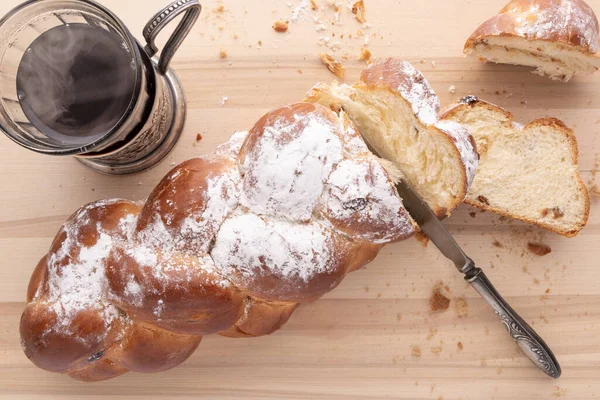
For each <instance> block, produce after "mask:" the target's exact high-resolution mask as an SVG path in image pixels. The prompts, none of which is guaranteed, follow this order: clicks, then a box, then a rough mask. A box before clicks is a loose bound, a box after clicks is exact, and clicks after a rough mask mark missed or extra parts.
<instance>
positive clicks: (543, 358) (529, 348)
mask: <svg viewBox="0 0 600 400" xmlns="http://www.w3.org/2000/svg"><path fill="white" fill-rule="evenodd" d="M465 280H466V281H467V282H469V283H470V284H471V286H473V288H474V289H475V290H476V291H477V293H479V294H480V295H481V297H483V298H484V299H485V301H487V303H488V304H489V305H490V307H491V308H492V309H493V310H494V312H495V313H496V314H497V315H498V316H499V317H500V320H501V321H502V323H503V324H504V326H506V329H508V333H510V336H511V337H512V338H513V339H514V340H515V341H516V342H517V344H518V345H519V347H520V348H521V350H523V353H525V355H526V356H527V357H529V359H530V360H531V361H533V363H534V364H535V365H536V366H538V367H539V368H540V369H541V370H542V371H544V372H545V373H546V374H547V375H548V376H551V377H552V378H554V379H557V378H559V377H560V374H561V369H560V365H559V364H558V361H557V360H556V357H555V356H554V354H553V353H552V350H550V348H549V347H548V345H547V344H546V343H545V342H544V340H543V339H542V338H541V337H540V336H539V335H538V334H537V333H536V332H535V331H534V330H533V328H532V327H531V326H529V325H528V324H527V322H525V321H524V320H523V318H521V317H520V316H519V314H517V313H516V311H515V310H513V309H512V307H511V306H510V305H509V304H508V303H507V302H506V301H505V300H504V299H503V298H502V296H500V293H498V291H497V290H496V288H494V285H492V283H491V282H490V280H489V279H488V278H487V276H485V273H484V272H483V271H482V270H481V269H479V268H473V269H471V270H470V271H469V272H468V273H467V277H466V278H465Z"/></svg>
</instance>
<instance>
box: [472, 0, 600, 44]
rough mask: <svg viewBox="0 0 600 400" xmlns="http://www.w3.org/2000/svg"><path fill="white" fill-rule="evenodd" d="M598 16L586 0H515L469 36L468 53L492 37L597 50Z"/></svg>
mask: <svg viewBox="0 0 600 400" xmlns="http://www.w3.org/2000/svg"><path fill="white" fill-rule="evenodd" d="M598 31H599V27H598V19H597V18H596V15H595V14H594V11H593V10H592V8H591V7H590V6H589V5H587V4H586V3H585V2H584V1H583V0H512V1H511V2H510V3H508V4H507V5H506V6H505V7H504V8H502V10H500V13H499V14H498V15H495V16H494V17H492V18H490V19H489V20H487V21H486V22H484V23H483V24H482V25H481V26H480V27H479V28H477V29H476V30H475V32H474V33H473V34H472V35H471V37H469V39H468V40H467V42H466V44H465V52H470V51H471V50H472V49H473V48H474V47H475V46H476V45H478V44H480V43H484V44H485V40H486V38H489V37H493V36H505V37H519V38H523V39H526V40H541V41H547V42H552V43H560V44H562V45H565V46H570V47H572V48H575V49H577V50H579V51H581V52H582V53H586V54H590V55H591V54H595V53H597V52H598Z"/></svg>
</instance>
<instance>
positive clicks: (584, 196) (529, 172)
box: [442, 96, 590, 237]
mask: <svg viewBox="0 0 600 400" xmlns="http://www.w3.org/2000/svg"><path fill="white" fill-rule="evenodd" d="M442 119H443V120H447V121H454V122H457V123H460V124H462V125H464V126H467V127H468V129H469V130H470V132H471V134H472V135H473V136H474V137H475V140H476V141H477V148H478V151H479V154H480V157H481V159H480V163H479V167H478V170H477V174H476V176H475V180H474V182H473V185H472V187H471V189H470V191H469V194H468V196H467V200H466V202H467V203H469V204H471V205H474V206H476V207H479V208H481V209H484V210H488V211H493V212H497V213H500V214H502V215H505V216H507V217H511V218H515V219H519V220H522V221H525V222H528V223H532V224H535V225H538V226H541V227H543V228H545V229H549V230H551V231H554V232H556V233H559V234H562V235H565V236H569V237H572V236H575V235H576V234H577V233H578V232H579V231H580V230H581V229H582V228H583V227H584V226H585V224H586V223H587V220H588V218H589V212H590V199H589V194H588V191H587V188H586V186H585V185H584V183H583V182H582V180H581V177H580V175H579V171H578V166H577V157H578V150H577V141H576V139H575V136H574V134H573V131H572V130H570V129H569V128H567V127H566V126H565V124H563V123H562V122H561V121H559V120H557V119H554V118H543V119H538V120H535V121H533V122H531V123H529V124H528V125H526V126H522V125H520V124H518V123H515V122H514V119H513V115H512V114H510V113H509V112H508V111H506V110H504V109H502V108H500V107H497V106H495V105H493V104H490V103H487V102H484V101H481V100H478V99H477V98H475V97H473V96H469V97H467V98H465V99H463V102H462V103H461V104H459V105H457V106H455V107H453V108H451V109H450V110H448V111H447V112H446V113H445V114H444V115H443V116H442Z"/></svg>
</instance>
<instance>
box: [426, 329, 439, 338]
mask: <svg viewBox="0 0 600 400" xmlns="http://www.w3.org/2000/svg"><path fill="white" fill-rule="evenodd" d="M436 333H438V330H437V329H434V328H429V334H428V335H427V340H432V339H433V338H434V337H435V335H436Z"/></svg>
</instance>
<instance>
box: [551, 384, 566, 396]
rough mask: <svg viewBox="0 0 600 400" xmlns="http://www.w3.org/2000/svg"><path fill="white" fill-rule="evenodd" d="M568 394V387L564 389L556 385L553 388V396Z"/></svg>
mask: <svg viewBox="0 0 600 400" xmlns="http://www.w3.org/2000/svg"><path fill="white" fill-rule="evenodd" d="M566 395H567V389H563V388H561V387H560V386H554V387H553V388H552V396H554V397H563V396H566Z"/></svg>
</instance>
